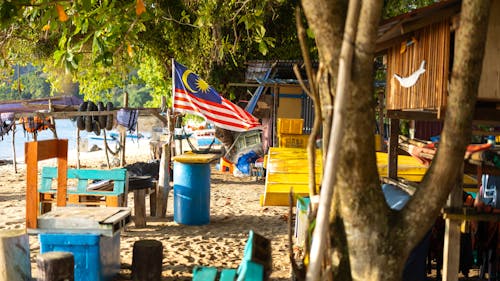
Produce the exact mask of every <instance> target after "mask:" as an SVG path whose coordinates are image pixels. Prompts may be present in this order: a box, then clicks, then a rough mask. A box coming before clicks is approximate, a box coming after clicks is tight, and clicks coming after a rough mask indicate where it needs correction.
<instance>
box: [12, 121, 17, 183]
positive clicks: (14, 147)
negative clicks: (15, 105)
mask: <svg viewBox="0 0 500 281" xmlns="http://www.w3.org/2000/svg"><path fill="white" fill-rule="evenodd" d="M12 122H13V123H12V164H14V173H16V174H17V161H16V122H14V121H12Z"/></svg>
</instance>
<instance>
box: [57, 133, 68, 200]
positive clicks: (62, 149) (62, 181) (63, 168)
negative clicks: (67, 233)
mask: <svg viewBox="0 0 500 281" xmlns="http://www.w3.org/2000/svg"><path fill="white" fill-rule="evenodd" d="M56 147H57V167H58V169H57V194H56V200H57V206H59V207H63V206H66V195H67V184H68V174H67V170H68V140H61V139H60V140H57V146H56Z"/></svg>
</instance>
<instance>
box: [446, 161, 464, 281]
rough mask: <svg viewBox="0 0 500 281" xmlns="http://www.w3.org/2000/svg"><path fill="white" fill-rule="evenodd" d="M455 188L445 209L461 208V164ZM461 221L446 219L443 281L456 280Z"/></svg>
mask: <svg viewBox="0 0 500 281" xmlns="http://www.w3.org/2000/svg"><path fill="white" fill-rule="evenodd" d="M458 169H459V170H460V172H459V173H458V176H457V179H456V182H455V186H454V187H453V189H452V191H451V193H450V196H449V198H448V202H447V203H446V207H448V208H460V207H462V206H463V198H462V193H463V191H462V175H463V170H464V168H463V164H462V165H459V167H458ZM461 222H462V221H461V220H457V219H452V218H447V219H446V222H445V235H444V247H443V281H455V280H458V271H459V258H460V247H458V246H457V245H460V224H461Z"/></svg>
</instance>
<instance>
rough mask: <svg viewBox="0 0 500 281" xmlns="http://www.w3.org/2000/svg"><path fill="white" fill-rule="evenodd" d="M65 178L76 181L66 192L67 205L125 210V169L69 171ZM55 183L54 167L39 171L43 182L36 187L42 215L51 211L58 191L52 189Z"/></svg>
mask: <svg viewBox="0 0 500 281" xmlns="http://www.w3.org/2000/svg"><path fill="white" fill-rule="evenodd" d="M67 175H68V181H69V182H71V181H72V180H76V186H73V187H72V186H68V188H67V196H68V203H69V204H82V205H106V206H108V207H120V206H126V204H127V196H126V195H127V192H128V176H127V170H126V169H112V170H92V169H68V173H67ZM56 179H57V167H43V168H42V178H41V182H40V186H39V187H38V192H39V194H40V196H39V198H40V203H41V208H42V209H41V210H42V213H44V212H47V211H49V210H50V205H51V203H52V202H53V200H54V196H55V194H56V192H57V188H56V187H53V182H56ZM96 181H97V183H96Z"/></svg>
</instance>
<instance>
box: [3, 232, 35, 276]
mask: <svg viewBox="0 0 500 281" xmlns="http://www.w3.org/2000/svg"><path fill="white" fill-rule="evenodd" d="M0 280H9V281H24V280H31V262H30V245H29V241H28V234H26V232H25V231H24V230H19V229H18V230H0Z"/></svg>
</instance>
